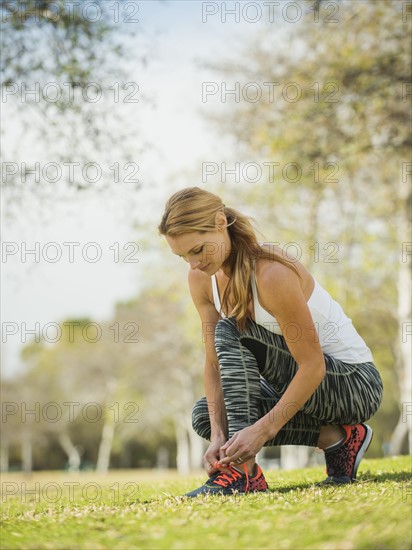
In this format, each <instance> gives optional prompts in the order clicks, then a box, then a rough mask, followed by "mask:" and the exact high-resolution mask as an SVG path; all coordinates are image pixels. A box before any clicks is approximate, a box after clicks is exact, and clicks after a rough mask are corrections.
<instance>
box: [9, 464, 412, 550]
mask: <svg viewBox="0 0 412 550" xmlns="http://www.w3.org/2000/svg"><path fill="white" fill-rule="evenodd" d="M266 478H267V480H268V483H269V486H270V489H271V492H270V493H267V494H257V495H256V494H250V495H243V496H237V495H235V496H231V497H226V496H221V497H219V496H206V497H198V498H197V499H191V500H189V499H184V498H182V497H181V496H180V495H181V494H182V493H184V492H186V491H189V490H191V489H193V488H195V487H197V486H198V485H200V484H201V483H202V482H203V481H205V479H206V478H205V475H204V474H203V473H201V472H199V474H198V475H193V476H191V477H184V478H182V477H178V476H177V474H176V473H175V472H170V473H163V472H161V473H160V472H159V473H157V472H155V471H144V472H143V471H140V470H133V471H130V470H129V471H113V472H111V473H110V474H109V475H108V476H101V475H100V476H99V475H97V474H95V473H82V474H76V475H71V474H67V473H63V472H39V473H35V474H33V475H32V476H31V477H29V478H25V477H23V475H22V474H18V473H14V474H13V473H9V474H3V476H2V483H1V487H2V515H3V521H2V531H1V548H2V549H12V548H30V549H45V548H50V549H54V548H59V549H64V550H68V549H72V548H81V549H90V550H98V549H101V548H105V549H106V548H107V549H133V548H153V549H174V548H176V549H180V548H182V549H197V550H200V549H209V548H210V549H212V548H213V550H216V549H220V548H221V549H225V550H230V549H232V548H233V549H235V548H236V549H242V548H245V549H255V548H265V549H292V550H301V549H305V548H311V549H316V550H321V549H331V550H340V549H342V550H343V549H363V548H368V549H373V550H377V549H403V548H404V549H410V548H411V545H412V540H411V523H412V516H411V502H412V482H411V457H397V458H386V459H371V460H368V459H365V460H363V461H362V464H361V467H360V470H359V473H358V478H359V482H358V483H356V484H353V485H351V486H344V487H329V488H322V489H319V488H318V487H315V486H314V483H316V482H317V481H320V480H321V479H323V478H324V468H322V467H317V468H310V469H304V470H295V471H288V472H283V471H272V472H270V471H269V472H266Z"/></svg>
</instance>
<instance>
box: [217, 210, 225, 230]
mask: <svg viewBox="0 0 412 550" xmlns="http://www.w3.org/2000/svg"><path fill="white" fill-rule="evenodd" d="M216 226H217V230H218V231H223V230H224V229H225V227H227V219H226V216H225V215H224V214H223V212H218V213H217V214H216Z"/></svg>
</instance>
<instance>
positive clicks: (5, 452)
mask: <svg viewBox="0 0 412 550" xmlns="http://www.w3.org/2000/svg"><path fill="white" fill-rule="evenodd" d="M0 471H1V472H8V471H9V444H8V441H6V438H3V440H2V442H1V445H0Z"/></svg>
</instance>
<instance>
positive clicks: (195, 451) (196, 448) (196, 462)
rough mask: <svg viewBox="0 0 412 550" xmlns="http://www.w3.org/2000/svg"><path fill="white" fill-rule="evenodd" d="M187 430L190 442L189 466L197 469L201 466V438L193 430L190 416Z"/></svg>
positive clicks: (202, 453) (202, 452)
mask: <svg viewBox="0 0 412 550" xmlns="http://www.w3.org/2000/svg"><path fill="white" fill-rule="evenodd" d="M187 432H188V434H189V442H190V468H191V469H193V470H198V469H199V468H202V467H203V455H204V451H203V440H202V438H201V437H199V436H198V435H197V433H196V432H195V431H194V430H193V427H192V420H191V417H190V418H189V420H188V426H187Z"/></svg>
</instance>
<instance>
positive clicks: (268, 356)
mask: <svg viewBox="0 0 412 550" xmlns="http://www.w3.org/2000/svg"><path fill="white" fill-rule="evenodd" d="M215 348H216V353H217V356H218V359H219V365H220V371H221V379H222V388H223V395H224V401H225V408H226V414H227V419H228V427H229V438H230V437H231V436H232V435H233V434H234V433H235V432H237V431H239V430H241V429H242V428H245V427H246V426H250V425H251V424H254V423H255V422H256V421H257V420H258V419H259V418H262V416H265V415H266V414H267V413H268V412H269V411H270V410H271V409H272V408H273V407H274V406H275V405H276V403H277V402H278V401H279V399H280V397H281V396H282V395H283V394H284V392H285V390H286V388H287V387H288V385H289V384H290V382H291V380H292V378H293V377H294V375H295V373H296V372H297V369H298V365H297V363H296V361H295V360H294V359H293V357H292V355H291V353H290V352H289V350H288V347H287V345H286V342H285V339H284V338H283V336H280V335H278V334H274V333H273V332H271V331H269V330H267V329H266V328H264V327H263V326H261V325H258V324H257V323H255V322H253V321H251V323H250V325H249V327H248V329H247V330H245V331H243V332H240V331H239V329H238V326H237V323H236V320H235V319H234V318H231V317H229V318H226V319H221V320H220V321H219V322H218V323H217V325H216V331H215ZM324 357H325V362H326V375H325V378H324V379H323V381H322V382H321V384H320V385H319V386H318V387H317V389H316V390H315V392H314V394H313V395H312V396H311V397H310V398H309V400H308V401H307V402H306V403H305V405H304V406H303V407H302V408H301V409H300V410H299V411H298V412H297V413H296V414H295V415H294V416H293V417H292V418H291V420H289V421H288V422H287V424H285V426H284V427H283V428H282V429H281V430H280V431H279V433H278V434H277V435H276V437H275V438H273V439H270V440H269V441H267V442H266V443H265V447H270V446H276V445H307V446H310V447H316V445H317V441H318V438H319V433H320V428H321V426H322V425H327V424H335V425H342V424H358V423H359V422H364V421H365V420H367V419H368V418H370V417H371V416H373V415H374V414H375V412H376V411H377V409H378V407H379V405H380V403H381V400H382V391H383V385H382V380H381V377H380V375H379V372H378V370H377V369H376V367H375V365H374V364H373V363H372V362H368V363H358V364H350V363H344V362H343V361H340V360H339V359H335V358H334V357H332V356H330V355H326V354H324ZM192 423H193V429H194V430H195V432H196V433H197V434H198V435H200V436H201V437H203V438H204V439H207V440H209V441H210V419H209V412H208V407H207V402H206V398H205V397H203V398H202V399H200V400H199V401H197V403H196V404H195V406H194V407H193V413H192Z"/></svg>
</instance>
